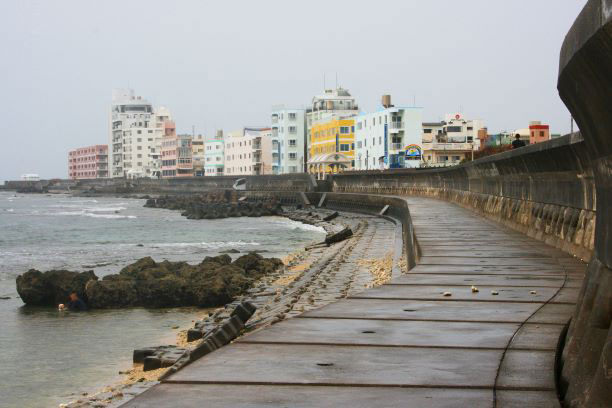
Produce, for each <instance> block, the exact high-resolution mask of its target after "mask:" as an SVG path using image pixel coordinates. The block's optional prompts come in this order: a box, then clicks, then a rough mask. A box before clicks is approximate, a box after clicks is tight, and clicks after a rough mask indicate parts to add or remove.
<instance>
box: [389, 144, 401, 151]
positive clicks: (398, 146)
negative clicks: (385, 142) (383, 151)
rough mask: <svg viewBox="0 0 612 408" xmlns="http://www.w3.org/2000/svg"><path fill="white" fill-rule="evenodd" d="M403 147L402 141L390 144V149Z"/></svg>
mask: <svg viewBox="0 0 612 408" xmlns="http://www.w3.org/2000/svg"><path fill="white" fill-rule="evenodd" d="M403 148H404V145H403V144H402V143H391V145H390V149H391V150H402V149H403Z"/></svg>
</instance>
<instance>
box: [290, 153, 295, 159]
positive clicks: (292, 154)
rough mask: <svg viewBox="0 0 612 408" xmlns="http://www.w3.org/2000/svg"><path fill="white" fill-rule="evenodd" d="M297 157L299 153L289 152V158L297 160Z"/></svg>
mask: <svg viewBox="0 0 612 408" xmlns="http://www.w3.org/2000/svg"><path fill="white" fill-rule="evenodd" d="M296 159H297V153H289V160H296Z"/></svg>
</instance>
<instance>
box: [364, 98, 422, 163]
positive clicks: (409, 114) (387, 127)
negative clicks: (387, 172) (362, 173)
mask: <svg viewBox="0 0 612 408" xmlns="http://www.w3.org/2000/svg"><path fill="white" fill-rule="evenodd" d="M422 117H423V108H420V107H398V106H394V105H392V104H391V96H390V95H384V96H383V97H382V107H381V108H380V109H379V110H378V111H376V112H370V113H364V114H361V115H359V116H357V117H356V118H355V122H356V129H355V168H356V169H357V170H372V169H395V168H405V167H419V166H420V164H421V159H422V146H421V133H422V130H421V123H422Z"/></svg>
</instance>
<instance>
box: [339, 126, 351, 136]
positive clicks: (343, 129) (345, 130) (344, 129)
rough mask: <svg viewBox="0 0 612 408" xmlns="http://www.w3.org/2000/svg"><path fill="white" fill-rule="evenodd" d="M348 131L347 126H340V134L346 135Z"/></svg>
mask: <svg viewBox="0 0 612 408" xmlns="http://www.w3.org/2000/svg"><path fill="white" fill-rule="evenodd" d="M349 129H350V128H349V126H340V133H341V134H343V135H346V134H348V133H350V131H349Z"/></svg>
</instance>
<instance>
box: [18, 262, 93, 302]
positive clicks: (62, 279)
mask: <svg viewBox="0 0 612 408" xmlns="http://www.w3.org/2000/svg"><path fill="white" fill-rule="evenodd" d="M97 279H98V277H97V276H96V275H95V274H94V273H93V271H87V272H72V271H66V270H51V271H47V272H41V271H38V270H36V269H30V270H29V271H27V272H26V273H24V274H23V275H19V276H18V277H17V293H19V296H21V299H22V300H23V302H24V303H26V304H28V305H37V306H57V305H58V304H59V303H66V302H67V301H68V295H70V293H72V292H76V293H77V294H78V295H79V297H80V298H81V299H83V300H84V301H86V302H87V294H86V291H85V285H86V284H87V282H88V281H90V280H93V281H96V280H97Z"/></svg>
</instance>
